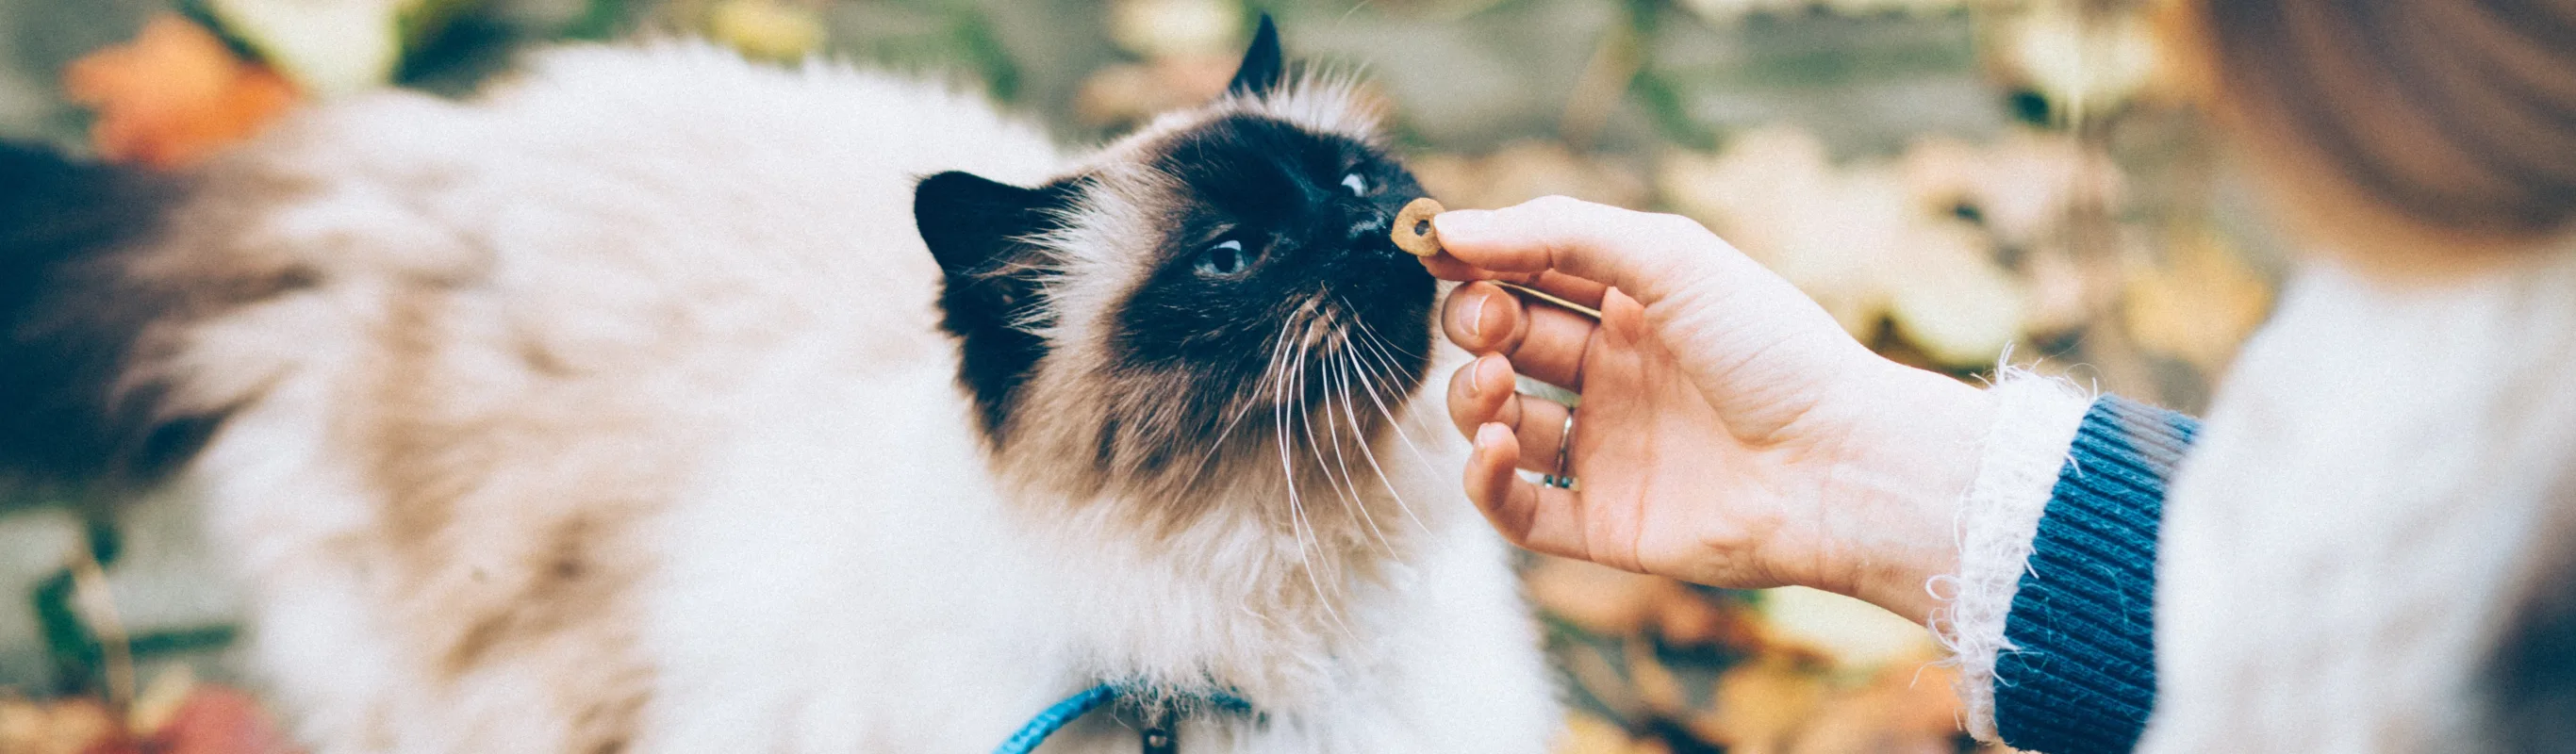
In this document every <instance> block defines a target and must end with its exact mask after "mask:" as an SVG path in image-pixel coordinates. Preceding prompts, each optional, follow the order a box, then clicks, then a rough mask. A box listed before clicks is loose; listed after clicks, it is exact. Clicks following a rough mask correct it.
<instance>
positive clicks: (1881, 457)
mask: <svg viewBox="0 0 2576 754" xmlns="http://www.w3.org/2000/svg"><path fill="white" fill-rule="evenodd" d="M1863 374H1864V375H1865V378H1864V379H1860V380H1854V381H1853V383H1854V384H1853V387H1852V388H1850V389H1851V390H1852V391H1853V392H1852V394H1851V397H1850V398H1849V399H1848V400H1849V405H1850V406H1851V409H1850V412H1851V413H1850V415H1848V416H1847V417H1846V420H1847V421H1848V422H1849V427H1850V429H1849V430H1848V431H1847V432H1846V433H1845V436H1844V440H1843V442H1842V443H1840V447H1839V448H1838V449H1837V451H1838V452H1836V453H1835V454H1834V459H1833V461H1832V462H1831V464H1832V472H1831V473H1830V475H1829V481H1828V483H1827V487H1826V490H1825V494H1824V495H1823V496H1822V498H1821V499H1820V500H1819V501H1818V502H1817V505H1818V506H1819V507H1820V508H1821V510H1820V514H1819V515H1820V517H1821V519H1822V521H1823V523H1824V525H1823V527H1822V529H1823V533H1824V535H1825V537H1826V541H1825V542H1823V543H1822V545H1823V546H1822V548H1821V550H1820V557H1819V558H1818V560H1819V563H1818V569H1819V571H1820V573H1819V576H1820V583H1818V584H1816V586H1818V587H1819V588H1823V589H1826V590H1828V591H1833V592H1837V593H1840V594H1844V595H1847V596H1851V597H1856V598H1859V599H1861V600H1863V601H1866V602H1869V603H1871V604H1874V605H1878V606H1879V607H1882V608H1885V609H1887V610H1888V611H1890V612H1893V613H1896V614H1898V615H1901V616H1904V617H1905V618H1906V619H1908V620H1912V621H1915V622H1917V623H1923V622H1926V621H1928V620H1929V619H1930V618H1931V617H1932V616H1933V614H1934V613H1935V612H1936V611H1937V610H1939V609H1940V607H1941V600H1940V599H1939V598H1938V597H1936V596H1934V595H1933V594H1932V593H1931V590H1930V588H1929V584H1930V582H1931V580H1932V579H1933V578H1935V577H1938V576H1942V575H1944V574H1950V573H1955V572H1956V571H1957V570H1958V567H1959V540H1958V532H1957V521H1958V515H1959V505H1960V501H1961V500H1962V499H1964V498H1965V496H1966V494H1967V492H1968V489H1969V487H1970V486H1971V485H1973V484H1975V482H1976V477H1977V469H1978V463H1979V456H1980V453H1981V449H1982V447H1983V444H1984V439H1985V436H1986V434H1987V432H1988V431H1989V430H1990V429H1991V428H1992V426H1993V424H1994V421H1995V411H1996V404H1995V399H1994V397H1993V396H1991V395H1989V394H1988V393H1987V392H1986V391H1984V390H1979V389H1977V388H1976V387H1974V386H1971V385H1968V384H1966V383H1962V382H1960V381H1958V380H1956V379H1952V378H1950V377H1948V376H1946V375H1940V374H1935V373H1932V372H1927V371H1924V370H1920V369H1915V368H1912V367H1908V366H1904V365H1901V364H1897V363H1895V362H1890V361H1885V360H1883V359H1881V360H1875V363H1873V364H1872V365H1870V367H1869V368H1868V369H1866V370H1864V372H1863Z"/></svg>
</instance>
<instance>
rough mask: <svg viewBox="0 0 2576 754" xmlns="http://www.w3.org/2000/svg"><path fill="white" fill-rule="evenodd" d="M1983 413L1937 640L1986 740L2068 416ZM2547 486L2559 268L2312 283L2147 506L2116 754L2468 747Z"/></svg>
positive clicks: (2561, 372) (2559, 322) (2004, 391)
mask: <svg viewBox="0 0 2576 754" xmlns="http://www.w3.org/2000/svg"><path fill="white" fill-rule="evenodd" d="M1996 392H1997V394H1998V395H1999V396H2000V397H2002V398H2003V404H2004V407H2005V409H2004V411H2002V413H2001V418H2000V419H1999V421H1998V425H1997V426H1996V427H1995V429H1994V431H1993V433H1992V435H1991V436H1990V439H1989V442H1988V446H1987V450H1986V457H1985V461H1984V468H1983V469H1982V470H1981V472H1980V476H1979V479H1978V481H1977V483H1976V485H1975V486H1974V488H1973V489H1972V490H1971V492H1970V494H1969V499H1968V500H1967V501H1966V505H1965V506H1964V507H1963V510H1962V517H1961V526H1962V537H1963V539H1962V541H1963V542H1964V543H1965V544H1966V547H1965V548H1964V550H1963V561H1964V562H1963V563H1962V572H1961V574H1960V575H1959V578H1960V579H1961V582H1962V584H1963V587H1964V588H1963V589H1962V592H1961V596H1960V597H1959V599H1958V600H1957V601H1956V602H1955V603H1954V605H1953V612H1952V621H1951V623H1950V624H1949V625H1948V627H1947V628H1948V629H1949V636H1948V637H1947V638H1949V639H1950V640H1951V641H1952V643H1953V646H1954V648H1956V649H1957V650H1958V651H1959V654H1960V659H1961V662H1962V664H1963V667H1964V668H1965V669H1966V670H1967V676H1968V678H1967V679H1966V680H1965V682H1964V683H1963V690H1964V691H1965V692H1966V693H1967V696H1968V697H1969V701H1970V708H1971V711H1972V713H1973V714H1972V720H1971V727H1972V729H1974V730H1975V731H1976V732H1977V733H1978V734H1979V735H1980V736H1981V737H1988V738H1991V737H1992V736H1993V733H1994V722H1993V721H1994V709H1993V699H1994V695H1993V689H1992V683H1993V667H1994V660H1995V656H1996V654H1997V652H1998V651H2010V650H2011V647H2009V646H2008V644H2007V642H2006V641H2005V640H2004V637H2003V629H2004V625H2005V623H2006V615H2007V613H2008V612H2009V610H2010V607H2011V605H2012V599H2013V595H2014V589H2015V587H2016V580H2017V579H2018V578H2019V576H2020V574H2021V572H2022V570H2023V568H2024V559H2026V558H2027V557H2028V556H2029V554H2030V546H2029V542H2030V539H2031V536H2032V531H2033V529H2034V528H2035V526H2036V523H2037V521H2038V518H2039V516H2040V513H2041V511H2042V510H2043V508H2044V507H2045V505H2046V503H2047V501H2048V499H2049V496H2050V485H2051V484H2052V483H2053V482H2054V480H2055V473H2054V470H2055V469H2056V468H2058V467H2059V466H2061V465H2062V464H2063V463H2064V459H2065V458H2066V453H2067V448H2068V444H2069V443H2070V442H2071V441H2072V437H2073V435H2074V431H2075V426H2076V424H2077V422H2078V421H2080V419H2081V418H2082V415H2083V413H2084V411H2085V409H2086V406H2087V404H2088V403H2089V401H2088V400H2086V399H2085V398H2084V397H2083V396H2082V394H2081V393H2079V392H2076V391H2074V390H2073V389H2072V387H2071V386H2066V385H2063V384H2062V383H2054V384H2053V383H2051V382H2050V381H2047V380H2044V379H2041V378H2035V377H2029V376H2015V377H2012V378H2009V379H2007V380H2005V381H2004V382H2003V383H2002V384H2001V386H1999V387H1998V388H1997V390H1996ZM2043 470H2045V471H2043ZM2571 472H2576V248H2569V249H2567V250H2565V251H2562V252H2558V253H2551V254H2542V255H2535V256H2533V257H2530V258H2527V259H2524V260H2520V261H2518V262H2516V263H2514V264H2512V265H2510V266H2507V267H2501V268H2497V269H2491V270H2486V271H2483V272H2480V273H2477V274H2475V275H2471V276H2466V277H2461V278H2454V279H2445V280H2438V281H2429V282H2411V283H2406V284H2392V283H2389V282H2386V281H2383V280H2379V279H2376V278H2371V277H2367V276H2364V275H2361V274H2359V273H2356V272H2354V271H2352V270H2349V269H2346V268H2343V267H2341V266H2339V265H2337V264H2335V263H2332V262H2324V261H2319V262H2315V263H2312V264H2311V265H2310V266H2309V267H2308V268H2307V269H2305V270H2304V271H2302V272H2301V273H2300V274H2298V275H2297V276H2296V278H2295V279H2294V280H2293V281H2292V283H2291V284H2290V285H2289V286H2288V288H2287V290H2286V292H2285V295H2284V297H2283V299H2282V302H2281V307H2280V309H2279V311H2278V312H2277V313H2276V314H2275V315H2274V317H2273V319H2272V321H2271V322H2270V323H2269V324H2268V325H2266V326H2265V328H2264V330H2263V331H2262V332H2261V333H2260V334H2259V335H2258V336H2257V337H2256V338H2255V339H2254V340H2253V341H2252V342H2250V343H2249V344H2248V345H2247V346H2246V348H2245V351H2244V353H2243V354H2242V355H2241V356H2240V358H2239V359H2238V361H2237V362H2236V364H2235V366H2234V368H2233V373H2232V374H2231V375H2230V376H2229V379H2228V381H2227V382H2226V384H2225V385H2224V386H2223V387H2222V388H2221V390H2220V392H2219V394H2218V397H2217V400H2216V402H2215V403H2214V405H2213V407H2212V409H2211V411H2210V413H2209V415H2208V416H2207V417H2206V421H2205V424H2204V426H2203V429H2202V431H2201V434H2200V436H2199V441H2198V443H2197V445H2196V446H2195V447H2194V448H2193V450H2192V452H2191V455H2190V456H2189V457H2188V459H2187V460H2186V462H2185V464H2184V466H2183V467H2182V470H2181V471H2180V473H2179V474H2178V475H2177V477H2176V478H2175V479H2174V480H2173V482H2172V484H2171V486H2170V487H2169V488H2168V490H2167V495H2166V500H2165V515H2164V523H2163V525H2162V533H2161V537H2160V542H2159V548H2158V550H2159V554H2158V556H2157V558H2158V560H2157V563H2156V578H2157V581H2158V583H2157V585H2156V605H2155V620H2156V625H2155V640H2156V655H2157V656H2156V658H2155V661H2156V672H2157V691H2156V712H2155V715H2154V717H2153V718H2152V719H2151V720H2150V722H2149V724H2148V730H2147V734H2146V737H2145V739H2144V740H2143V741H2142V742H2141V744H2140V749H2141V750H2142V751H2149V752H2205V751H2267V752H2280V751H2338V752H2343V751H2427V750H2447V749H2454V748H2457V747H2459V746H2461V745H2462V744H2461V743H2460V742H2462V741H2466V740H2471V739H2470V737H2471V736H2473V735H2474V734H2475V733H2476V731H2475V726H2476V725H2477V724H2478V720H2477V719H2476V717H2475V716H2476V709H2475V707H2474V705H2473V703H2472V701H2471V700H2473V699H2475V698H2476V691H2477V688H2476V682H2477V674H2478V673H2479V672H2481V670H2482V669H2483V664H2484V661H2485V660H2486V658H2487V657H2488V655H2489V654H2490V653H2491V652H2492V651H2493V647H2494V644H2495V641H2496V636H2497V634H2498V632H2499V630H2500V628H2501V626H2502V624H2503V622H2504V621H2505V620H2507V619H2509V618H2510V617H2511V616H2512V610H2513V608H2514V607H2515V602H2514V600H2515V598H2516V597H2518V596H2519V595H2520V594H2521V592H2520V591H2519V590H2520V588H2521V587H2522V585H2523V584H2524V583H2525V580H2526V579H2528V578H2530V572H2531V571H2532V570H2533V569H2534V568H2535V567H2536V565H2537V564H2538V562H2539V561H2538V559H2539V558H2540V557H2541V556H2542V555H2543V553H2541V552H2538V551H2539V550H2542V549H2545V548H2543V547H2540V546H2539V545H2542V544H2545V543H2544V542H2543V541H2542V540H2541V539H2540V538H2539V537H2538V536H2536V535H2537V534H2538V533H2540V532H2544V531H2547V530H2548V529H2547V527H2546V526H2544V524H2545V523H2546V521H2545V518H2546V516H2547V515H2548V513H2549V511H2550V507H2551V506H2550V502H2551V501H2553V500H2557V499H2560V498H2564V497H2566V496H2567V492H2568V491H2569V490H2570V489H2571V487H2570V484H2571V483H2572V482H2576V473H2571Z"/></svg>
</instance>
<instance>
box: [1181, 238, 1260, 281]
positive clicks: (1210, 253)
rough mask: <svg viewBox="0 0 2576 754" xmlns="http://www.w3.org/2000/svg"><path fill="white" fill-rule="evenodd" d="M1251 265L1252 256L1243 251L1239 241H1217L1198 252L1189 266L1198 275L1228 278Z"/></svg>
mask: <svg viewBox="0 0 2576 754" xmlns="http://www.w3.org/2000/svg"><path fill="white" fill-rule="evenodd" d="M1251 267H1252V258H1251V257H1249V256H1246V255H1245V254H1244V253H1243V242H1241V241H1218V242H1217V244H1216V245H1215V246H1210V247H1207V250H1206V251H1202V252H1199V258H1198V261H1197V262H1196V263H1194V264H1192V265H1191V266H1190V269H1191V270H1193V271H1195V272H1197V273H1198V274H1199V277H1211V278H1230V277H1234V276H1237V275H1241V274H1243V271H1244V270H1246V269H1250V268H1251Z"/></svg>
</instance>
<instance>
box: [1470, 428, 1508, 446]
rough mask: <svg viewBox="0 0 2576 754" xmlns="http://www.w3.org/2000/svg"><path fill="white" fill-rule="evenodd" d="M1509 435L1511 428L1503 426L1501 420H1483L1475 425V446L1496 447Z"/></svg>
mask: <svg viewBox="0 0 2576 754" xmlns="http://www.w3.org/2000/svg"><path fill="white" fill-rule="evenodd" d="M1511 436H1512V428H1510V427H1506V426H1503V423H1502V422H1485V423H1484V424H1482V425H1479V426H1477V427H1476V447H1479V448H1492V447H1498V446H1500V445H1502V444H1503V441H1504V440H1508V439H1511Z"/></svg>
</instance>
